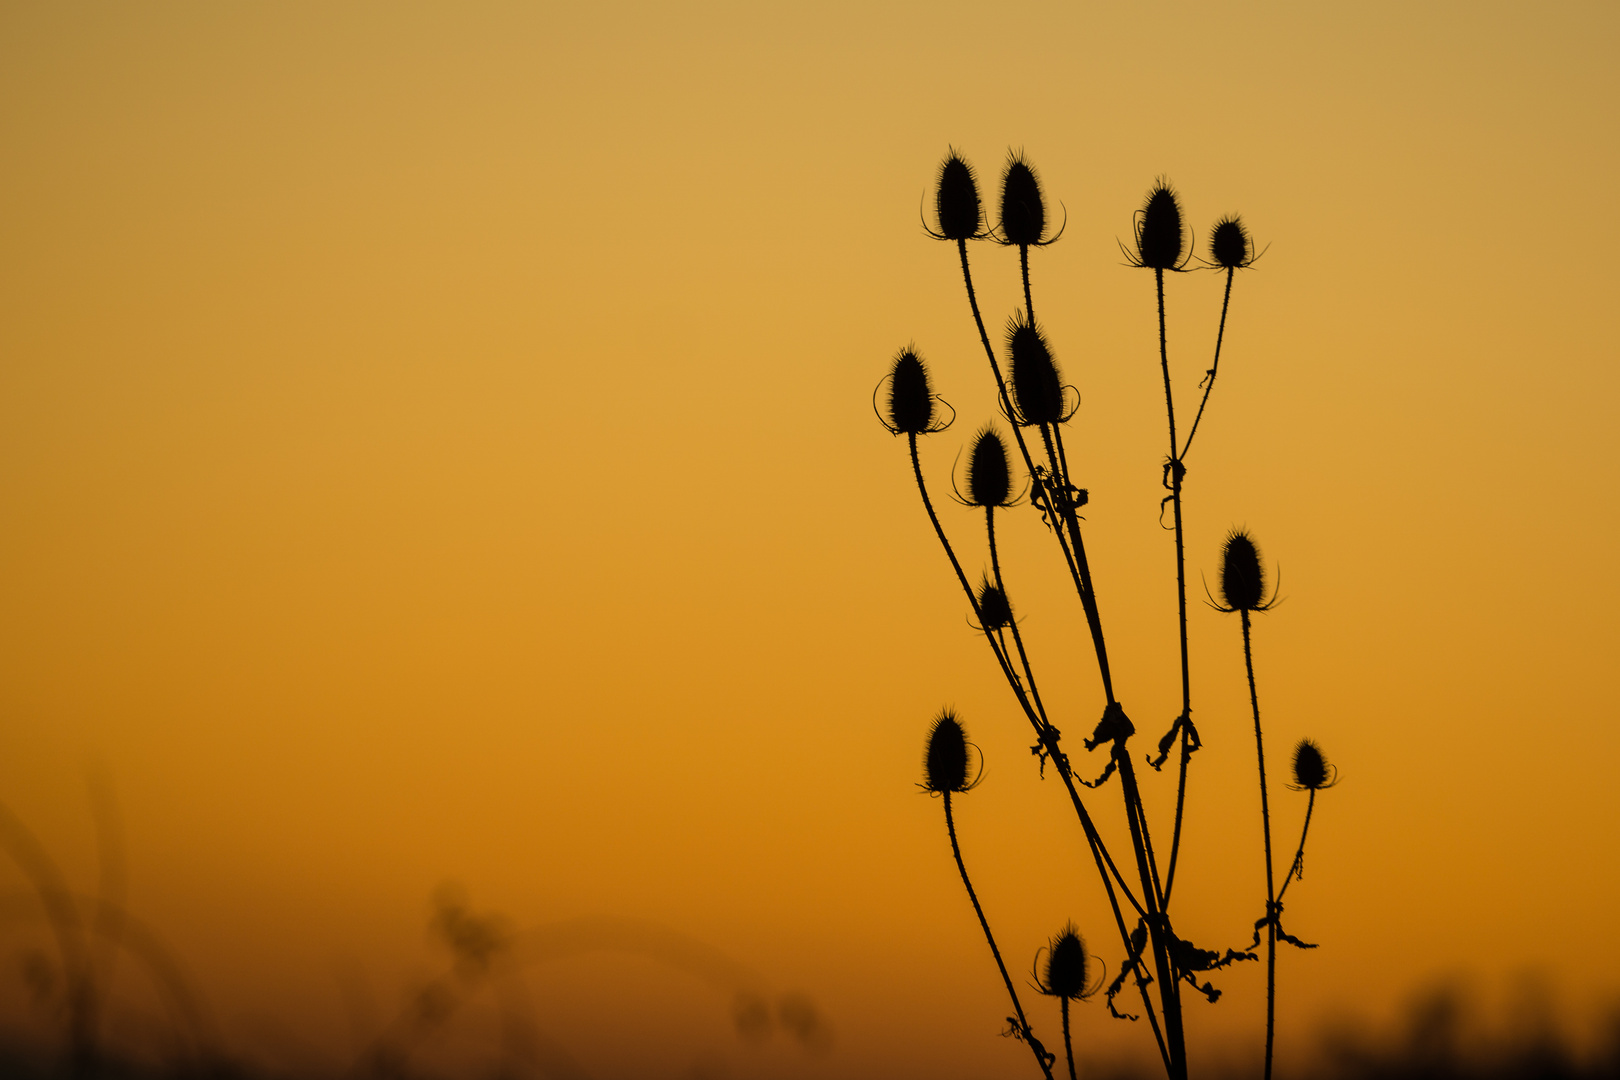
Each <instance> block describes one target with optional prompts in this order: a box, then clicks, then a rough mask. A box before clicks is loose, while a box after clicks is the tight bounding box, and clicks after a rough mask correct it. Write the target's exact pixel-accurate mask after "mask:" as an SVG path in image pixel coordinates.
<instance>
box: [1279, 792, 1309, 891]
mask: <svg viewBox="0 0 1620 1080" xmlns="http://www.w3.org/2000/svg"><path fill="white" fill-rule="evenodd" d="M1314 809H1316V789H1315V788H1312V789H1311V797H1310V799H1309V800H1307V801H1306V803H1305V827H1304V828H1303V829H1301V830H1299V850H1298V851H1296V852H1294V861H1293V862H1291V863H1289V864H1288V876H1287V877H1286V878H1284V879H1283V887H1282V891H1280V892H1279V893H1277V903H1278V904H1281V903H1282V902H1283V897H1285V896H1287V895H1288V886H1290V885H1292V884H1293V883H1294V879H1295V878H1299V877H1304V876H1305V874H1304V863H1305V837H1306V836H1308V835H1310V831H1311V811H1312V810H1314Z"/></svg>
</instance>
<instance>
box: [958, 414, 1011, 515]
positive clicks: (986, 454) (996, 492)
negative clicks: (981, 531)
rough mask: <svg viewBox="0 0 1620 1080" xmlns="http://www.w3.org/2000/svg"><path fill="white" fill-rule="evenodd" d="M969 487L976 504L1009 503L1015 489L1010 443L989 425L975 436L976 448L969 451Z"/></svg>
mask: <svg viewBox="0 0 1620 1080" xmlns="http://www.w3.org/2000/svg"><path fill="white" fill-rule="evenodd" d="M967 489H968V493H967V501H968V502H969V503H971V504H972V505H974V506H1006V505H1007V498H1008V496H1009V495H1010V494H1011V492H1012V466H1010V465H1009V464H1008V463H1007V445H1006V444H1005V443H1003V442H1002V441H1001V436H1000V435H998V434H996V431H995V429H994V428H992V427H991V426H990V425H988V424H986V425H985V426H984V427H982V428H980V429H979V433H978V434H977V435H975V436H974V437H973V449H972V450H971V451H970V452H969V453H968V467H967Z"/></svg>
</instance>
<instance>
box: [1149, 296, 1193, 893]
mask: <svg viewBox="0 0 1620 1080" xmlns="http://www.w3.org/2000/svg"><path fill="white" fill-rule="evenodd" d="M1153 283H1154V291H1155V292H1156V293H1157V295H1158V301H1159V368H1160V370H1161V371H1162V372H1163V374H1164V412H1165V418H1166V420H1167V422H1168V424H1169V427H1170V460H1169V462H1168V464H1167V465H1166V469H1167V471H1168V473H1169V476H1170V501H1171V504H1172V506H1173V508H1174V511H1175V528H1176V626H1177V631H1178V634H1179V637H1180V641H1181V720H1182V728H1181V762H1180V765H1179V767H1178V769H1177V778H1176V819H1175V825H1174V827H1173V828H1172V829H1171V832H1170V865H1169V867H1168V869H1167V870H1166V873H1165V885H1164V903H1165V906H1166V907H1167V908H1168V907H1169V904H1170V890H1171V889H1172V888H1173V887H1174V886H1175V882H1176V862H1177V860H1178V859H1179V858H1180V856H1181V823H1182V819H1183V814H1184V811H1185V809H1186V805H1187V763H1188V761H1189V760H1190V759H1191V758H1192V751H1191V750H1190V749H1189V746H1190V740H1191V738H1192V735H1191V733H1190V732H1189V731H1188V730H1187V727H1186V723H1187V722H1189V721H1190V719H1191V717H1192V674H1191V664H1190V662H1189V660H1188V650H1187V547H1186V533H1185V531H1184V525H1183V521H1182V514H1181V482H1182V479H1183V477H1184V476H1185V475H1186V471H1187V470H1186V468H1185V466H1183V465H1182V463H1181V459H1180V458H1179V457H1177V456H1176V403H1175V398H1174V397H1173V396H1172V395H1171V393H1170V348H1169V341H1168V335H1167V334H1166V331H1165V319H1164V270H1162V269H1160V268H1158V267H1155V268H1154V270H1153Z"/></svg>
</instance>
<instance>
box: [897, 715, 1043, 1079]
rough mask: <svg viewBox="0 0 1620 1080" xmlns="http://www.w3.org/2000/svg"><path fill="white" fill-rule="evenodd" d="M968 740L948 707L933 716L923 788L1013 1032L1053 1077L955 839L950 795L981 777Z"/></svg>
mask: <svg viewBox="0 0 1620 1080" xmlns="http://www.w3.org/2000/svg"><path fill="white" fill-rule="evenodd" d="M968 771H969V768H968V741H967V732H966V731H964V730H963V729H962V724H961V721H959V720H957V719H956V717H955V715H953V714H952V713H951V711H950V710H949V709H946V710H945V711H944V712H942V713H940V714H939V716H938V718H936V719H935V720H934V725H933V727H932V728H930V729H929V731H928V749H927V750H926V751H924V753H923V782H922V784H921V785H920V786H921V787H922V789H923V790H924V791H926V792H929V793H930V794H933V795H939V796H941V797H942V798H943V799H944V801H945V831H946V832H948V833H949V834H950V837H951V854H952V855H954V856H955V857H956V869H957V870H958V871H959V872H960V873H961V875H962V885H963V886H964V887H965V888H966V889H967V894H968V899H969V900H971V901H972V902H973V913H974V914H975V915H977V916H978V917H979V925H980V926H981V927H982V928H983V929H984V940H985V941H987V942H989V943H990V955H991V956H994V957H995V958H996V969H997V970H998V971H1000V972H1001V981H1002V982H1003V983H1005V984H1006V985H1007V996H1008V997H1009V998H1011V999H1012V1007H1013V1015H1012V1016H1009V1017H1007V1023H1008V1025H1009V1027H1010V1028H1011V1031H1012V1034H1013V1035H1015V1036H1017V1037H1018V1038H1019V1039H1020V1040H1022V1041H1023V1042H1024V1043H1025V1044H1026V1045H1028V1047H1029V1048H1030V1051H1031V1052H1033V1053H1034V1055H1035V1061H1036V1062H1037V1063H1038V1064H1039V1065H1040V1067H1041V1072H1042V1073H1044V1074H1045V1075H1046V1080H1052V1062H1053V1060H1054V1058H1053V1057H1052V1055H1051V1054H1048V1053H1047V1052H1046V1047H1044V1046H1042V1045H1041V1043H1040V1040H1039V1039H1037V1038H1036V1037H1035V1033H1034V1032H1033V1031H1031V1030H1030V1027H1029V1021H1028V1020H1027V1019H1025V1018H1024V1007H1023V1005H1022V1004H1020V1003H1019V1001H1018V991H1017V990H1016V989H1014V987H1013V983H1012V977H1011V976H1009V975H1008V974H1007V965H1006V964H1005V963H1003V962H1002V960H1001V950H1000V949H998V948H997V947H996V936H995V935H994V934H993V933H991V932H990V920H989V919H987V918H985V916H984V908H983V906H981V905H980V904H979V895H978V894H977V893H976V892H974V891H973V882H972V880H970V879H969V878H968V872H967V864H966V863H965V862H963V861H962V846H961V844H959V843H957V840H956V819H955V818H953V817H952V816H951V796H952V795H953V794H954V795H961V794H964V793H966V792H968V791H970V790H972V788H973V787H974V785H975V784H977V783H978V782H979V781H978V777H977V776H975V777H974V778H973V779H971V780H970V779H968Z"/></svg>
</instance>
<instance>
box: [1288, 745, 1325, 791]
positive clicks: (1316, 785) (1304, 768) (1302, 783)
mask: <svg viewBox="0 0 1620 1080" xmlns="http://www.w3.org/2000/svg"><path fill="white" fill-rule="evenodd" d="M1328 771H1329V770H1328V763H1327V758H1325V757H1323V756H1322V748H1321V747H1320V746H1317V745H1316V743H1314V742H1312V741H1311V740H1310V739H1301V740H1299V745H1298V746H1296V747H1294V786H1295V787H1299V788H1303V789H1305V790H1306V791H1320V790H1322V789H1323V788H1325V787H1328V786H1330V785H1329V783H1328V780H1329V776H1328Z"/></svg>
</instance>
